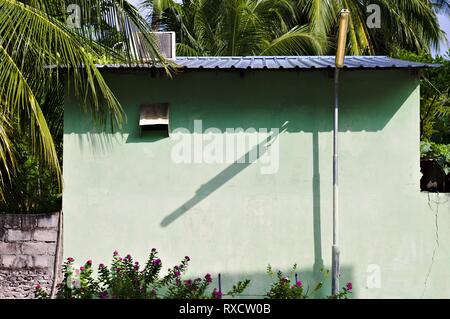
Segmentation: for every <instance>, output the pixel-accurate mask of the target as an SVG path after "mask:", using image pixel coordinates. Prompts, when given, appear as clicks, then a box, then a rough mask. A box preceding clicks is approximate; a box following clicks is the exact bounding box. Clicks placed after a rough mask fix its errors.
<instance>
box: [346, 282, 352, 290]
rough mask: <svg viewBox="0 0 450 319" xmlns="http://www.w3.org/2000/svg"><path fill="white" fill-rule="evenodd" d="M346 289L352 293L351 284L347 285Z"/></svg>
mask: <svg viewBox="0 0 450 319" xmlns="http://www.w3.org/2000/svg"><path fill="white" fill-rule="evenodd" d="M346 288H347V290H348V291H352V290H353V285H352V283H351V282H349V283H347V285H346Z"/></svg>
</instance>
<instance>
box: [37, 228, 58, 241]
mask: <svg viewBox="0 0 450 319" xmlns="http://www.w3.org/2000/svg"><path fill="white" fill-rule="evenodd" d="M57 236H58V233H57V231H56V229H36V230H35V231H34V233H33V239H34V240H35V241H45V242H55V241H56V238H57Z"/></svg>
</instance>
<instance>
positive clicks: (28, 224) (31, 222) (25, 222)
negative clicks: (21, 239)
mask: <svg viewBox="0 0 450 319" xmlns="http://www.w3.org/2000/svg"><path fill="white" fill-rule="evenodd" d="M21 219H22V227H21V229H22V230H32V229H35V228H36V226H37V220H38V219H39V217H38V216H36V215H27V214H23V215H21Z"/></svg>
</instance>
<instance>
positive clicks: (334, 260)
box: [331, 9, 350, 295]
mask: <svg viewBox="0 0 450 319" xmlns="http://www.w3.org/2000/svg"><path fill="white" fill-rule="evenodd" d="M349 17H350V11H349V10H347V9H343V10H342V11H341V13H340V16H339V36H338V45H337V52H336V68H335V72H334V116H333V246H332V256H331V293H332V295H336V294H337V293H338V291H339V276H340V266H339V255H340V249H339V180H338V176H339V148H338V146H339V138H338V137H339V75H340V69H341V68H343V67H344V64H345V50H346V44H347V30H348V21H349Z"/></svg>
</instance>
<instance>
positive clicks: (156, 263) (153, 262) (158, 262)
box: [152, 258, 161, 266]
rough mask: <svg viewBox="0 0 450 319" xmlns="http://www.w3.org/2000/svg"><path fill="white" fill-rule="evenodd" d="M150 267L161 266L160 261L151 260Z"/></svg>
mask: <svg viewBox="0 0 450 319" xmlns="http://www.w3.org/2000/svg"><path fill="white" fill-rule="evenodd" d="M152 265H153V266H159V265H161V259H159V258H158V259H154V260H152Z"/></svg>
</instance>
